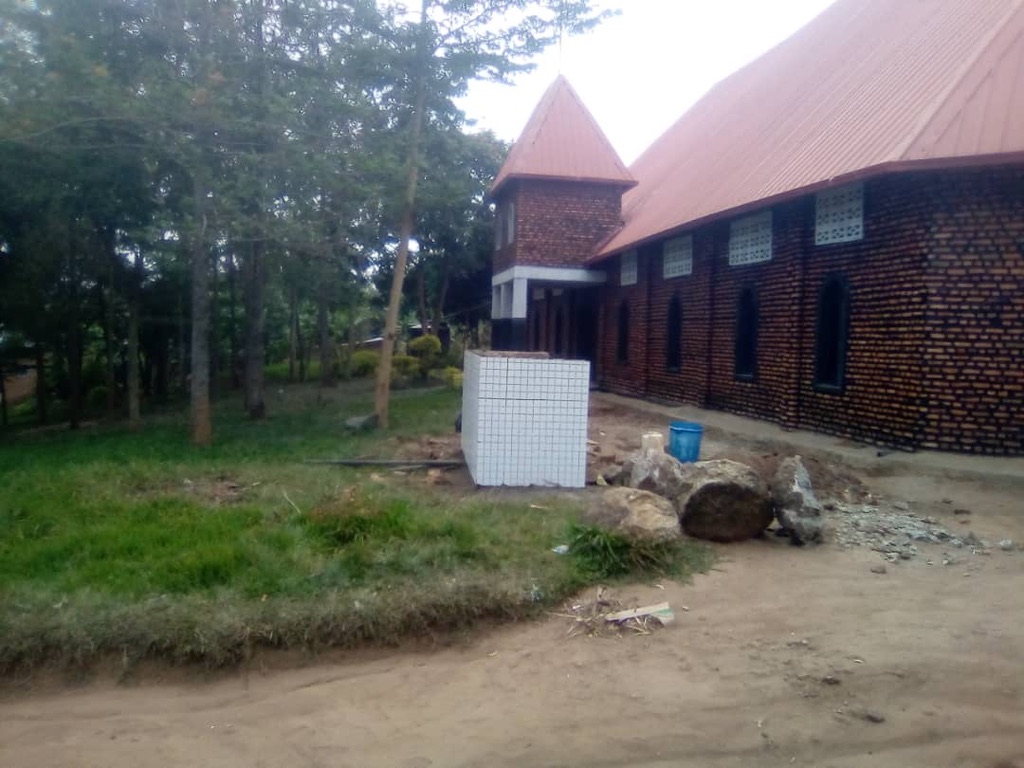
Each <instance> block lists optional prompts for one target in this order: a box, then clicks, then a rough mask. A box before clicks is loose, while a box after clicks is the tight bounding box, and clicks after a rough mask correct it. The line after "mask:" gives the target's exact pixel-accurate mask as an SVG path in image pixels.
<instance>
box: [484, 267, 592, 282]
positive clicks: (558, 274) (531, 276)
mask: <svg viewBox="0 0 1024 768" xmlns="http://www.w3.org/2000/svg"><path fill="white" fill-rule="evenodd" d="M607 279H608V278H607V275H605V273H604V272H602V271H599V270H593V269H583V268H581V267H529V266H519V267H511V268H509V269H506V270H505V271H504V272H499V273H498V274H496V275H495V276H494V277H492V278H491V285H503V284H505V283H507V282H510V281H512V280H541V281H544V282H546V283H582V284H585V285H601V284H603V283H604V282H606V281H607Z"/></svg>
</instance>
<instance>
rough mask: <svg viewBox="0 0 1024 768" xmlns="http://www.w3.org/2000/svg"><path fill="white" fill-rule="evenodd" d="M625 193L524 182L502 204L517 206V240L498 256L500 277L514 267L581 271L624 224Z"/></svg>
mask: <svg viewBox="0 0 1024 768" xmlns="http://www.w3.org/2000/svg"><path fill="white" fill-rule="evenodd" d="M622 192H623V187H622V186H619V185H611V184H594V183H585V182H566V181H544V180H537V181H531V180H521V181H516V182H513V183H512V184H511V185H510V186H509V190H508V192H506V193H504V194H503V195H502V197H501V199H500V200H499V201H498V203H499V205H500V204H502V203H504V202H505V201H507V200H509V199H512V200H515V205H516V237H515V242H514V243H513V244H512V245H511V246H506V247H504V248H502V249H500V250H499V251H497V252H496V253H495V258H494V269H495V274H497V273H498V272H501V271H503V270H504V269H508V268H509V267H511V266H513V265H530V266H544V267H578V266H582V265H583V263H584V262H585V261H586V260H587V259H588V258H590V256H592V255H593V253H594V248H595V247H596V246H597V244H598V243H599V242H600V241H601V240H603V239H604V238H605V237H606V236H607V235H608V234H610V233H611V232H612V231H613V230H615V229H617V228H618V227H619V226H620V225H621V223H622V214H621V211H622Z"/></svg>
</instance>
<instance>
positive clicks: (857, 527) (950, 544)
mask: <svg viewBox="0 0 1024 768" xmlns="http://www.w3.org/2000/svg"><path fill="white" fill-rule="evenodd" d="M831 506H832V507H833V511H832V513H831V520H832V522H833V528H834V531H835V534H834V535H835V541H836V543H837V544H838V545H839V546H840V547H842V548H843V549H850V548H851V547H869V548H871V549H873V550H874V551H876V552H878V553H879V554H881V555H882V557H883V558H885V559H886V560H888V561H889V562H896V561H897V560H911V559H913V558H915V557H917V556H918V555H919V554H920V553H921V552H920V549H919V547H920V546H921V545H927V544H932V545H941V546H943V547H946V548H947V549H949V550H959V551H962V552H964V553H967V554H983V553H984V554H988V553H989V552H990V551H991V548H992V544H991V543H990V542H988V541H985V540H984V539H979V538H978V537H977V536H975V535H974V534H973V533H969V534H967V535H966V536H963V537H961V536H957V535H955V534H953V533H950V532H949V531H948V530H947V529H946V528H944V527H943V526H941V525H939V523H938V522H937V521H936V520H935V519H934V518H931V517H918V516H917V515H914V514H913V513H912V512H911V511H910V508H909V507H908V506H907V504H905V503H903V502H886V501H884V500H878V501H876V502H875V503H872V504H842V503H839V502H834V503H833V504H832V505H831ZM955 561H956V558H955V557H954V556H950V555H948V554H947V555H946V556H945V557H944V559H943V562H944V563H945V564H946V565H951V564H953V563H954V562H955Z"/></svg>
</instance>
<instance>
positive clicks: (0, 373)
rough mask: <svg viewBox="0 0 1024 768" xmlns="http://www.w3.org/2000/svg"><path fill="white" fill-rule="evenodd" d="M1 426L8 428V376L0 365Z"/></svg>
mask: <svg viewBox="0 0 1024 768" xmlns="http://www.w3.org/2000/svg"><path fill="white" fill-rule="evenodd" d="M0 424H2V425H3V426H5V427H6V426H7V374H6V373H5V372H4V367H3V365H0Z"/></svg>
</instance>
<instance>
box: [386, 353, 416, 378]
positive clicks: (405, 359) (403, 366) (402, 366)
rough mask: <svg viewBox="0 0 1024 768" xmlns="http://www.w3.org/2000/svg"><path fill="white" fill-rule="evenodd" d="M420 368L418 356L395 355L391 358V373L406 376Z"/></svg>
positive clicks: (411, 374)
mask: <svg viewBox="0 0 1024 768" xmlns="http://www.w3.org/2000/svg"><path fill="white" fill-rule="evenodd" d="M419 370H420V360H419V358H416V357H413V356H412V355H395V356H394V357H393V358H391V375H392V376H393V377H404V378H408V377H410V376H413V375H414V374H416V373H417V372H418V371H419Z"/></svg>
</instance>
